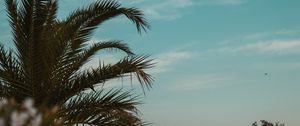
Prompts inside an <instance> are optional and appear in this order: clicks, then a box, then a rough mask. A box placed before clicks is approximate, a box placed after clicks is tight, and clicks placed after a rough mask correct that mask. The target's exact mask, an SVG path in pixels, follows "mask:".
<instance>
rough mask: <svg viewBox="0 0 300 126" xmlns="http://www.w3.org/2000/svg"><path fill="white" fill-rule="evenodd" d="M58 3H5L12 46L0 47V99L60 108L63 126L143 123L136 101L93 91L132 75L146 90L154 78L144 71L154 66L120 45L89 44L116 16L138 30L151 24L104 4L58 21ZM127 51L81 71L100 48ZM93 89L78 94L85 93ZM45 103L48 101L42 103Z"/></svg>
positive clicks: (125, 95)
mask: <svg viewBox="0 0 300 126" xmlns="http://www.w3.org/2000/svg"><path fill="white" fill-rule="evenodd" d="M57 3H58V1H57V0H19V1H17V0H6V6H7V15H8V16H9V22H10V26H11V28H12V35H13V37H12V38H13V42H14V45H15V47H14V48H13V49H10V50H7V49H6V48H4V46H3V45H0V97H1V98H5V97H14V98H15V99H16V101H17V102H22V101H23V100H24V99H26V98H28V97H30V98H33V99H34V100H35V103H36V105H37V106H40V105H44V104H46V105H47V106H48V107H53V106H60V108H61V110H60V118H64V119H65V124H66V125H73V124H90V125H110V126H111V125H117V126H120V125H121V126H122V125H142V122H141V120H140V119H139V118H138V117H137V115H136V112H137V110H136V105H137V104H138V102H136V97H131V96H132V93H131V92H122V91H121V90H110V91H106V92H105V91H103V89H102V88H100V89H98V90H95V89H94V87H95V86H96V85H99V84H104V82H106V81H107V80H110V79H113V78H118V77H122V76H124V75H128V74H135V75H136V77H137V79H138V80H139V82H140V83H141V86H142V87H143V88H144V87H146V88H150V87H151V84H152V78H151V76H150V75H149V74H147V73H146V72H144V69H147V68H150V67H152V63H151V60H148V57H147V56H137V55H135V54H134V53H133V52H132V51H131V49H130V48H129V47H128V46H127V45H126V44H124V43H122V42H121V41H102V42H98V43H95V44H93V45H88V43H87V42H88V41H89V40H90V39H91V36H92V33H93V32H94V31H95V29H96V28H97V27H98V26H99V25H100V24H101V23H103V22H105V21H107V20H109V19H111V18H114V17H116V16H119V15H125V16H126V17H127V18H128V19H129V20H130V21H132V22H133V23H134V24H135V25H136V28H137V30H138V32H141V31H143V30H144V31H146V30H147V29H148V28H149V24H148V23H147V22H146V20H145V19H144V17H143V13H142V12H141V11H140V10H138V9H136V8H124V7H121V6H120V4H119V3H118V2H116V1H112V0H102V1H97V2H94V3H92V4H90V5H89V6H87V7H85V8H82V9H77V10H75V11H74V12H72V13H71V14H70V15H69V16H68V17H66V18H65V19H63V20H59V19H57V17H56V14H57V9H58V5H57ZM104 49H115V50H120V51H123V52H125V53H127V55H128V56H126V57H124V58H123V59H121V60H120V61H118V62H117V63H115V64H99V67H97V68H91V69H89V70H83V71H82V70H81V68H82V66H83V65H85V64H86V63H87V62H88V61H89V60H90V59H91V58H92V57H93V56H94V55H95V53H96V52H98V51H99V50H104ZM88 89H92V90H93V91H92V92H90V93H87V94H84V95H82V92H83V91H86V90H88ZM45 102H46V103H45Z"/></svg>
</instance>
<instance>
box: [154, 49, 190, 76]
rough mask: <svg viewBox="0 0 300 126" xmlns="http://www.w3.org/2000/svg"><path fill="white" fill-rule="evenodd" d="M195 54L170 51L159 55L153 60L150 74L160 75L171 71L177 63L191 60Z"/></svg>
mask: <svg viewBox="0 0 300 126" xmlns="http://www.w3.org/2000/svg"><path fill="white" fill-rule="evenodd" d="M194 56H195V54H193V53H192V52H188V51H171V52H166V53H162V54H159V55H157V56H155V57H156V59H155V60H154V62H155V63H156V64H155V67H154V68H152V70H151V71H150V73H162V72H167V71H171V70H172V69H174V68H175V67H176V65H177V64H179V63H184V62H187V61H189V60H190V59H191V58H193V57H194Z"/></svg>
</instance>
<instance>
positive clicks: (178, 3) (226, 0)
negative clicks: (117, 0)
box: [122, 0, 245, 21]
mask: <svg viewBox="0 0 300 126" xmlns="http://www.w3.org/2000/svg"><path fill="white" fill-rule="evenodd" d="M122 1H123V2H124V3H129V4H133V5H134V4H138V5H141V8H142V10H143V11H144V12H145V15H146V16H147V17H148V18H149V19H151V20H163V21H172V20H175V19H178V18H181V17H182V16H183V15H184V10H187V9H189V8H191V7H199V6H216V5H217V6H220V5H240V4H242V3H245V0H152V1H151V2H150V1H149V0H137V1H135V2H132V1H129V0H122ZM145 3H147V4H145Z"/></svg>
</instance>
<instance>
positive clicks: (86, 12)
mask: <svg viewBox="0 0 300 126" xmlns="http://www.w3.org/2000/svg"><path fill="white" fill-rule="evenodd" d="M119 15H125V16H126V17H127V18H128V19H130V20H131V21H132V22H134V23H135V24H136V26H137V30H138V32H141V30H142V29H143V30H146V29H147V28H149V24H148V23H147V21H146V20H145V18H144V17H143V14H142V13H141V11H139V10H138V9H135V8H120V4H119V3H118V2H116V1H114V0H103V1H97V2H95V3H92V4H90V5H89V6H88V7H86V8H83V9H78V10H76V11H74V12H73V13H72V14H71V15H70V16H69V17H68V18H67V19H66V20H65V21H63V22H62V23H65V24H68V26H69V27H67V28H66V30H67V31H72V32H73V34H70V35H69V38H70V40H71V41H72V43H73V45H72V47H73V48H74V49H76V48H79V47H82V46H83V45H84V43H85V42H87V41H88V40H89V39H90V37H91V33H93V31H94V29H95V28H97V26H99V25H100V24H101V23H103V22H104V21H107V20H109V19H111V18H114V17H116V16H119Z"/></svg>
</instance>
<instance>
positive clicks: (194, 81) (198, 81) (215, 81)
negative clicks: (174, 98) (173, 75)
mask: <svg viewBox="0 0 300 126" xmlns="http://www.w3.org/2000/svg"><path fill="white" fill-rule="evenodd" d="M228 81H233V79H231V78H229V77H226V76H223V75H217V74H203V75H194V76H189V77H182V78H180V79H177V80H176V82H173V83H174V84H173V86H171V89H172V90H175V91H198V90H202V89H215V88H223V87H225V86H227V85H226V84H228V83H226V82H228Z"/></svg>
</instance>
